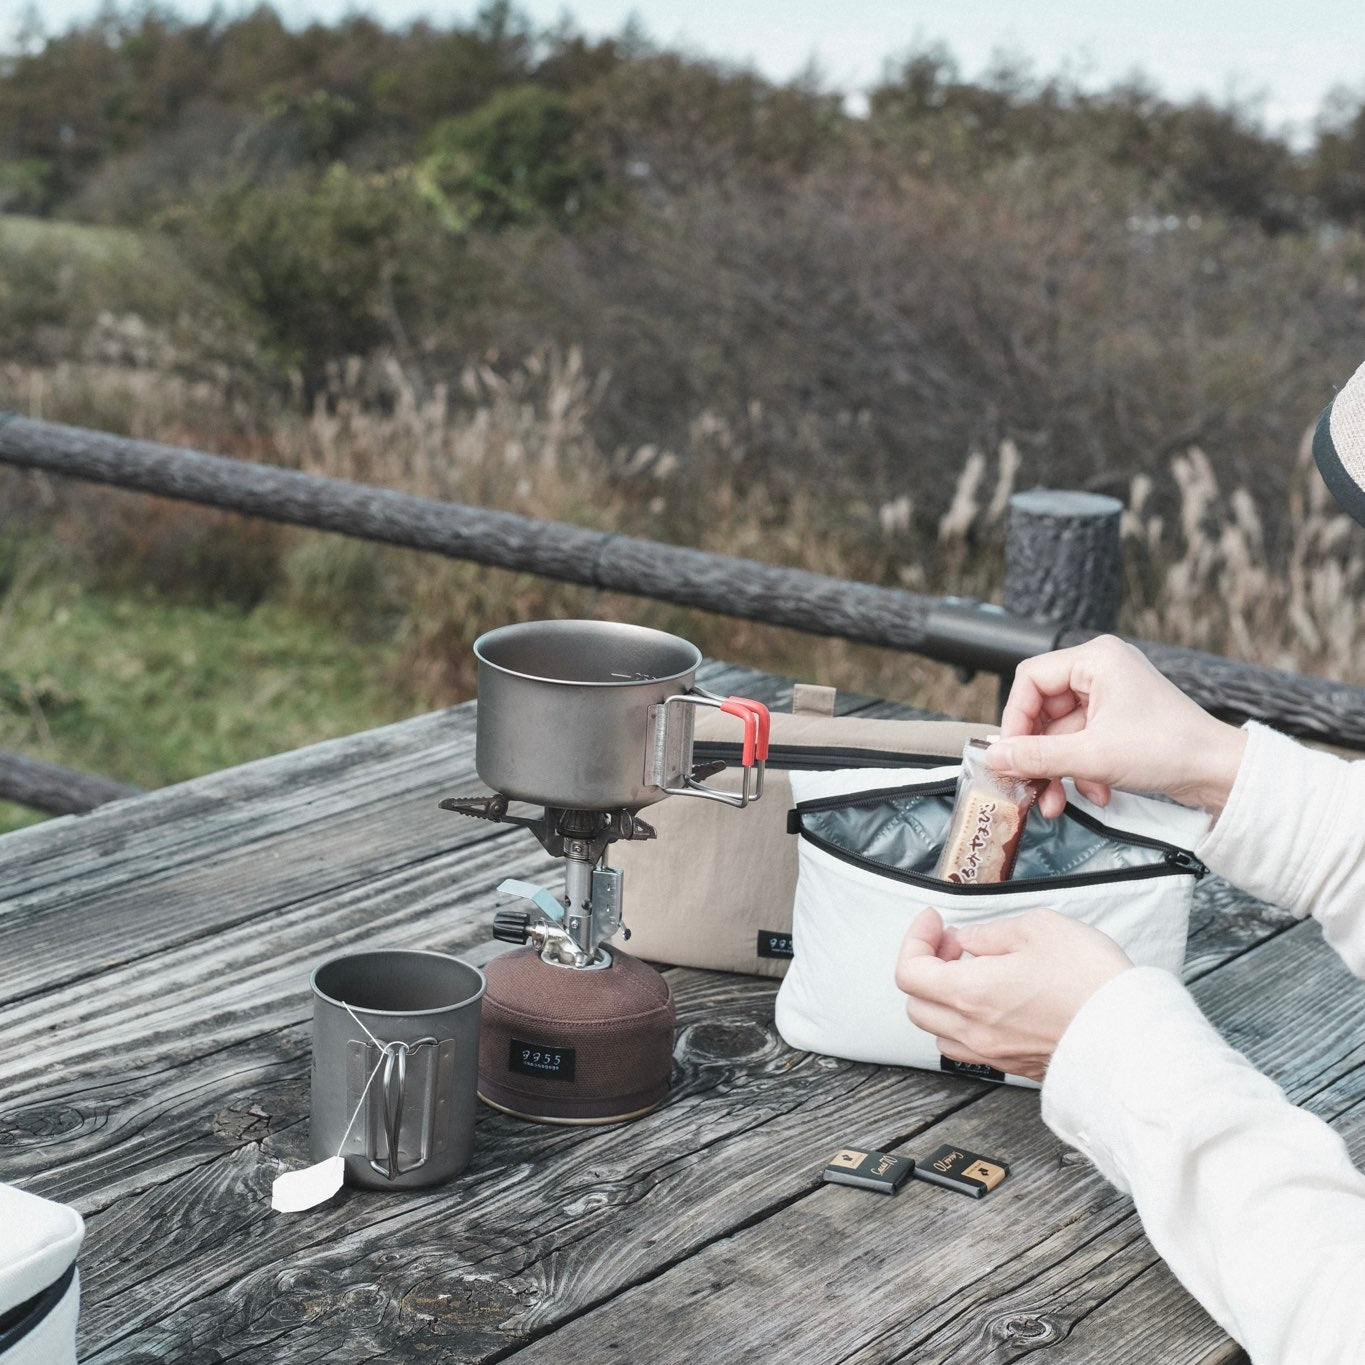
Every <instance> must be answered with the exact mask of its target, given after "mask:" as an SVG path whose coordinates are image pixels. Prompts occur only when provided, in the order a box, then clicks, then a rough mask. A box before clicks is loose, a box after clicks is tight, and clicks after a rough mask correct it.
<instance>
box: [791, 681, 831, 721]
mask: <svg viewBox="0 0 1365 1365" xmlns="http://www.w3.org/2000/svg"><path fill="white" fill-rule="evenodd" d="M838 695H839V694H838V692H837V691H836V690H835V689H834V688H832V687H823V686H821V685H820V684H819V683H797V684H796V686H795V687H793V688H792V715H794V716H832V715H833V714H834V700H835V698H836V697H837V696H838Z"/></svg>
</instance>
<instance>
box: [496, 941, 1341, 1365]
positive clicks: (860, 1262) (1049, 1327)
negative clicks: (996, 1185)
mask: <svg viewBox="0 0 1365 1365" xmlns="http://www.w3.org/2000/svg"><path fill="white" fill-rule="evenodd" d="M1195 991H1196V995H1197V997H1198V998H1199V999H1200V1003H1201V1005H1202V1006H1203V1007H1204V1008H1205V1009H1206V1011H1208V1013H1209V1014H1210V1016H1211V1017H1212V1018H1213V1019H1215V1020H1216V1021H1217V1022H1218V1023H1219V1025H1220V1027H1221V1028H1222V1030H1223V1032H1224V1034H1225V1036H1227V1037H1228V1039H1229V1041H1231V1042H1232V1043H1233V1044H1234V1045H1235V1046H1238V1047H1241V1048H1243V1049H1245V1050H1246V1051H1247V1052H1248V1053H1249V1055H1250V1056H1251V1057H1252V1058H1253V1060H1255V1061H1256V1062H1257V1064H1258V1065H1261V1066H1262V1067H1264V1068H1265V1069H1266V1070H1267V1071H1268V1072H1269V1073H1270V1074H1272V1075H1273V1076H1275V1077H1276V1079H1278V1080H1279V1081H1280V1082H1281V1083H1282V1084H1284V1085H1285V1087H1286V1089H1287V1090H1288V1091H1289V1093H1290V1094H1291V1096H1300V1095H1303V1094H1304V1093H1305V1092H1306V1091H1313V1092H1314V1093H1317V1092H1318V1091H1320V1090H1321V1091H1322V1093H1324V1094H1325V1093H1327V1091H1326V1089H1325V1088H1326V1087H1331V1086H1332V1085H1337V1084H1340V1085H1341V1086H1343V1087H1346V1086H1347V1085H1348V1084H1350V1085H1355V1084H1356V1083H1357V1082H1356V1080H1355V1079H1353V1078H1356V1077H1358V1076H1359V1073H1360V1070H1361V1068H1362V1066H1365V1042H1362V1040H1361V1038H1360V1034H1359V1027H1358V1017H1359V1016H1358V991H1359V983H1358V982H1356V981H1355V980H1354V978H1352V977H1351V976H1350V975H1349V973H1347V972H1346V970H1345V969H1344V967H1342V965H1341V964H1340V962H1339V961H1338V960H1337V959H1336V957H1335V955H1334V954H1332V952H1331V950H1330V949H1328V948H1327V947H1326V945H1325V944H1324V943H1323V942H1322V940H1321V938H1320V936H1319V935H1318V933H1317V929H1316V926H1313V925H1300V926H1297V927H1296V928H1294V929H1291V930H1289V931H1288V932H1286V933H1283V934H1281V935H1279V936H1277V937H1275V938H1274V939H1272V940H1270V941H1268V942H1266V943H1264V944H1263V945H1261V946H1260V947H1258V948H1256V949H1253V950H1252V951H1250V952H1248V953H1246V954H1244V955H1243V956H1241V957H1240V958H1238V959H1237V960H1235V961H1234V962H1232V963H1230V964H1229V965H1228V966H1227V967H1225V968H1224V969H1222V970H1221V971H1218V972H1215V973H1213V974H1211V975H1210V976H1208V977H1206V978H1204V979H1203V980H1202V981H1200V982H1199V983H1198V985H1197V986H1196V988H1195ZM1305 1017H1311V1018H1312V1019H1313V1020H1314V1028H1313V1030H1312V1031H1311V1035H1310V1033H1309V1031H1305V1030H1303V1029H1302V1028H1300V1027H1298V1026H1297V1025H1298V1022H1299V1021H1301V1020H1302V1019H1303V1018H1305ZM1337 1100H1338V1102H1351V1103H1353V1104H1354V1105H1355V1106H1357V1107H1358V1105H1359V1101H1358V1100H1355V1101H1350V1092H1349V1091H1346V1092H1345V1093H1343V1094H1339V1095H1338V1097H1337ZM1029 1102H1033V1103H1035V1104H1036V1100H1033V1097H1032V1096H1026V1095H1020V1094H1019V1093H1018V1092H1003V1091H1002V1092H995V1093H992V1094H990V1095H988V1096H985V1097H984V1098H982V1099H981V1100H980V1101H979V1102H977V1103H975V1104H973V1105H972V1106H971V1107H970V1108H969V1109H966V1110H964V1111H961V1112H960V1113H957V1114H955V1115H953V1116H952V1118H951V1119H950V1120H949V1121H948V1122H946V1123H944V1124H942V1125H940V1126H939V1127H935V1128H931V1129H929V1130H928V1131H926V1132H925V1133H924V1134H922V1135H921V1136H920V1137H919V1138H917V1139H916V1141H915V1142H914V1143H913V1144H911V1145H907V1147H906V1149H905V1150H906V1151H907V1152H909V1154H911V1155H913V1154H914V1152H915V1151H916V1150H920V1151H922V1150H924V1149H925V1148H927V1147H928V1146H930V1145H932V1144H933V1143H934V1142H936V1141H952V1142H958V1143H962V1144H964V1145H966V1146H968V1147H970V1148H973V1149H974V1150H978V1151H982V1152H988V1153H994V1154H997V1155H1000V1156H1003V1157H1005V1158H1006V1159H1007V1160H1009V1161H1010V1162H1011V1163H1012V1165H1013V1168H1014V1170H1013V1174H1012V1176H1011V1179H1010V1180H1009V1181H1008V1182H1007V1183H1006V1184H1005V1185H1004V1186H1002V1187H1001V1188H1000V1190H998V1191H997V1192H996V1193H995V1194H993V1195H992V1196H991V1197H990V1198H989V1199H988V1200H985V1201H983V1202H982V1203H981V1204H980V1205H970V1204H967V1205H966V1207H965V1208H964V1207H963V1205H964V1204H966V1201H961V1200H959V1201H957V1202H956V1203H955V1204H950V1205H947V1206H944V1205H943V1203H942V1199H941V1198H940V1194H941V1192H940V1191H937V1190H930V1191H926V1190H925V1189H923V1188H922V1187H920V1186H917V1185H912V1186H911V1187H910V1189H909V1191H908V1192H907V1193H908V1194H909V1195H910V1196H911V1197H910V1199H909V1200H908V1201H907V1199H906V1197H905V1195H902V1197H901V1199H900V1200H899V1201H895V1202H894V1203H893V1201H890V1200H879V1199H875V1198H871V1199H870V1198H869V1197H868V1196H866V1195H865V1194H863V1193H862V1192H860V1191H850V1190H843V1189H835V1190H828V1191H827V1190H820V1191H816V1192H815V1193H813V1194H811V1195H810V1196H808V1197H807V1198H805V1199H802V1200H800V1201H799V1202H797V1203H795V1204H793V1205H791V1206H790V1207H787V1208H783V1209H781V1210H779V1211H777V1212H775V1213H774V1214H773V1215H772V1216H771V1217H769V1218H767V1219H765V1220H763V1221H761V1222H759V1223H756V1224H754V1225H753V1226H751V1227H748V1228H745V1229H743V1230H741V1231H740V1232H738V1233H737V1234H736V1235H734V1236H733V1237H731V1238H728V1239H726V1240H725V1241H724V1242H719V1243H717V1244H715V1245H713V1246H709V1247H707V1248H706V1249H705V1250H704V1251H703V1252H701V1253H700V1254H698V1255H696V1256H694V1257H691V1258H689V1259H687V1260H686V1261H684V1262H682V1263H681V1264H679V1265H677V1266H675V1267H673V1268H671V1269H670V1270H668V1271H667V1272H666V1273H665V1274H663V1275H661V1276H658V1277H656V1278H654V1279H651V1280H650V1281H648V1282H645V1283H642V1284H641V1285H640V1286H639V1287H638V1288H636V1289H634V1290H631V1291H628V1292H626V1293H624V1294H621V1295H618V1296H616V1297H615V1298H614V1299H612V1300H611V1301H610V1302H609V1303H607V1304H605V1305H603V1306H602V1307H601V1308H599V1309H597V1310H595V1311H592V1312H589V1313H587V1314H584V1315H581V1316H579V1317H578V1318H576V1319H574V1320H573V1321H572V1322H570V1323H568V1324H567V1325H566V1326H564V1327H562V1328H560V1329H558V1330H556V1331H552V1332H550V1333H548V1334H546V1335H545V1336H544V1337H543V1338H542V1339H541V1340H539V1341H538V1342H537V1343H536V1344H535V1345H534V1346H533V1347H530V1348H528V1349H526V1350H524V1351H522V1352H520V1353H519V1354H518V1356H517V1359H518V1360H519V1361H521V1360H524V1361H525V1362H527V1365H535V1363H536V1362H539V1361H546V1362H549V1361H552V1360H567V1359H574V1358H577V1356H576V1353H580V1352H583V1351H585V1350H586V1349H587V1348H588V1344H589V1343H590V1342H595V1343H597V1347H596V1350H597V1358H604V1359H606V1360H612V1359H619V1360H622V1361H624V1360H627V1359H649V1360H651V1361H655V1362H658V1363H659V1365H666V1363H667V1362H671V1361H682V1360H686V1359H696V1358H697V1357H698V1356H705V1355H706V1354H708V1353H710V1354H715V1353H717V1352H720V1351H722V1350H729V1351H731V1352H733V1353H734V1356H733V1358H738V1359H748V1358H754V1359H757V1358H762V1357H763V1356H765V1355H766V1354H768V1353H770V1352H771V1351H772V1350H774V1349H775V1348H776V1347H777V1346H778V1345H779V1343H783V1350H784V1351H785V1356H784V1358H786V1359H791V1360H803V1359H809V1360H812V1361H814V1360H821V1361H843V1360H846V1359H848V1360H855V1359H856V1360H858V1361H860V1362H868V1363H869V1365H870V1362H872V1361H889V1360H900V1359H913V1360H915V1361H916V1362H920V1361H923V1362H925V1365H928V1362H930V1361H941V1362H947V1361H957V1362H973V1363H975V1362H982V1361H995V1360H1011V1359H1015V1358H1017V1357H1018V1356H1019V1355H1022V1354H1024V1353H1026V1352H1030V1351H1034V1350H1038V1349H1041V1348H1042V1347H1044V1346H1046V1347H1047V1348H1048V1349H1050V1350H1053V1351H1054V1353H1055V1354H1056V1357H1057V1358H1058V1359H1061V1360H1075V1361H1080V1360H1094V1359H1097V1358H1104V1359H1106V1360H1108V1359H1129V1360H1133V1361H1137V1360H1139V1359H1145V1360H1151V1359H1160V1360H1162V1361H1163V1362H1165V1361H1171V1362H1182V1361H1189V1362H1195V1361H1204V1360H1207V1359H1220V1358H1226V1359H1229V1360H1231V1359H1235V1358H1236V1353H1235V1351H1234V1350H1232V1349H1231V1348H1230V1347H1228V1346H1227V1345H1226V1344H1225V1339H1224V1337H1223V1334H1222V1333H1221V1331H1219V1329H1218V1328H1217V1327H1216V1325H1215V1324H1213V1323H1211V1322H1209V1321H1208V1320H1207V1319H1206V1318H1203V1317H1202V1315H1201V1314H1200V1312H1199V1310H1198V1309H1197V1307H1196V1306H1194V1305H1192V1304H1191V1302H1190V1301H1189V1299H1188V1296H1186V1295H1185V1294H1184V1292H1183V1290H1180V1289H1179V1288H1178V1286H1176V1285H1175V1283H1174V1281H1172V1280H1169V1278H1163V1277H1160V1276H1158V1277H1152V1276H1148V1275H1147V1274H1146V1271H1147V1269H1148V1268H1149V1267H1151V1266H1152V1265H1155V1264H1156V1256H1155V1253H1154V1252H1152V1251H1151V1249H1150V1247H1149V1246H1147V1244H1146V1243H1145V1242H1144V1241H1141V1239H1140V1236H1139V1230H1138V1227H1137V1220H1136V1216H1135V1215H1132V1214H1131V1213H1129V1214H1127V1215H1126V1217H1125V1221H1126V1222H1128V1223H1129V1224H1130V1225H1131V1226H1130V1227H1129V1229H1128V1230H1127V1232H1126V1233H1123V1234H1117V1233H1116V1234H1114V1235H1116V1236H1120V1237H1123V1236H1131V1246H1132V1247H1133V1248H1134V1250H1133V1251H1132V1252H1130V1253H1129V1254H1127V1255H1126V1256H1123V1257H1122V1259H1117V1260H1116V1261H1115V1263H1114V1265H1113V1266H1112V1267H1110V1269H1109V1270H1107V1271H1105V1274H1106V1275H1109V1274H1113V1275H1116V1276H1117V1280H1116V1283H1115V1285H1114V1286H1113V1290H1112V1292H1111V1293H1109V1294H1108V1295H1106V1296H1104V1302H1105V1303H1108V1304H1109V1305H1111V1307H1110V1309H1109V1310H1108V1311H1106V1312H1105V1315H1104V1316H1103V1317H1101V1316H1099V1314H1100V1307H1099V1306H1097V1304H1096V1302H1095V1299H1094V1294H1095V1284H1096V1282H1095V1281H1094V1279H1093V1276H1092V1274H1091V1267H1092V1264H1093V1255H1094V1252H1093V1249H1092V1246H1091V1244H1092V1241H1093V1238H1094V1236H1095V1234H1096V1232H1097V1231H1099V1230H1101V1229H1102V1228H1104V1227H1106V1226H1107V1225H1108V1226H1117V1225H1116V1224H1115V1222H1114V1213H1115V1211H1116V1210H1121V1209H1124V1208H1127V1207H1130V1206H1128V1205H1127V1201H1126V1200H1124V1199H1122V1198H1121V1197H1120V1196H1118V1195H1117V1194H1116V1193H1115V1192H1114V1191H1112V1190H1111V1189H1110V1188H1109V1187H1108V1186H1107V1185H1106V1184H1105V1183H1104V1182H1103V1181H1101V1180H1100V1179H1099V1177H1098V1175H1097V1174H1096V1173H1094V1172H1093V1171H1091V1170H1090V1168H1089V1167H1088V1166H1087V1165H1085V1163H1078V1162H1076V1161H1075V1160H1074V1159H1063V1158H1062V1154H1061V1150H1060V1144H1057V1143H1056V1141H1055V1139H1051V1138H1050V1135H1048V1134H1047V1133H1046V1130H1044V1129H1043V1128H1042V1126H1041V1123H1040V1122H1038V1120H1037V1119H1036V1117H1032V1116H1030V1115H1029V1114H1026V1113H1024V1112H1023V1110H1022V1108H1021V1106H1023V1105H1025V1104H1027V1103H1029ZM1349 1112H1352V1113H1354V1112H1356V1108H1352V1109H1351V1110H1350V1111H1349ZM1006 1142H1007V1143H1009V1144H1010V1146H1009V1147H1008V1149H1005V1150H1002V1144H1003V1143H1006ZM1078 1192H1084V1193H1085V1194H1086V1195H1087V1196H1088V1198H1089V1200H1090V1203H1089V1204H1088V1205H1086V1206H1084V1207H1079V1208H1077V1209H1075V1210H1072V1209H1071V1208H1070V1206H1068V1205H1067V1204H1066V1202H1065V1201H1066V1200H1067V1199H1068V1198H1069V1197H1070V1198H1076V1197H1077V1196H1078ZM1106 1192H1107V1193H1106ZM943 1197H944V1198H948V1199H951V1198H952V1196H950V1195H945V1196H943ZM888 1205H891V1206H892V1207H891V1208H888V1207H887V1206H888ZM945 1217H951V1218H952V1219H953V1221H954V1224H955V1226H956V1227H957V1228H959V1229H961V1232H960V1236H959V1238H958V1239H955V1240H950V1241H949V1243H948V1245H946V1246H945V1244H944V1238H943V1237H942V1235H941V1233H939V1234H938V1235H935V1219H942V1218H945ZM1043 1242H1046V1243H1047V1245H1046V1247H1045V1255H1044V1256H1043V1257H1042V1262H1043V1264H1046V1265H1050V1266H1054V1267H1057V1266H1065V1265H1066V1263H1067V1262H1068V1261H1070V1260H1071V1258H1072V1257H1076V1258H1078V1259H1077V1261H1076V1263H1075V1266H1074V1268H1073V1269H1071V1270H1067V1271H1066V1272H1065V1273H1064V1274H1063V1275H1061V1277H1060V1281H1059V1278H1058V1276H1056V1275H1052V1276H1050V1277H1049V1278H1048V1279H1045V1280H1044V1281H1040V1282H1035V1281H1034V1276H1035V1275H1036V1273H1037V1269H1038V1262H1039V1255H1038V1247H1039V1245H1040V1244H1041V1243H1043ZM921 1244H923V1245H927V1246H932V1247H933V1249H934V1254H933V1256H932V1257H927V1258H926V1257H918V1256H916V1254H915V1250H914V1249H915V1248H916V1246H917V1245H921ZM830 1248H839V1249H840V1253H836V1256H831V1254H830V1251H829V1249H830ZM926 1262H927V1263H926ZM836 1275H837V1276H838V1277H839V1286H838V1287H836V1288H835V1290H834V1291H833V1292H832V1293H831V1291H830V1289H829V1288H828V1287H827V1286H828V1282H829V1281H830V1279H831V1277H833V1276H836ZM1058 1283H1060V1286H1061V1288H1062V1289H1063V1290H1064V1289H1065V1285H1066V1284H1068V1283H1070V1284H1074V1285H1076V1286H1078V1287H1079V1293H1078V1294H1074V1293H1073V1294H1070V1295H1067V1294H1066V1293H1061V1294H1059V1293H1058ZM1027 1284H1033V1285H1034V1288H1035V1290H1038V1289H1039V1288H1040V1287H1041V1288H1042V1289H1044V1290H1046V1291H1047V1292H1044V1293H1041V1294H1037V1293H1033V1294H1023V1295H1021V1294H1020V1293H1019V1292H1018V1291H1019V1290H1020V1288H1021V1287H1022V1286H1024V1285H1027ZM1129 1285H1132V1286H1134V1288H1133V1290H1132V1293H1133V1298H1132V1299H1131V1301H1130V1300H1129V1299H1127V1298H1124V1297H1123V1296H1124V1295H1125V1293H1126V1292H1127V1286H1129ZM778 1286H781V1296H782V1303H783V1309H782V1312H781V1313H780V1314H777V1313H774V1314H771V1315H765V1314H762V1313H755V1312H754V1311H753V1305H754V1304H755V1303H760V1304H761V1303H765V1302H768V1301H769V1299H768V1297H767V1295H768V1294H770V1293H772V1294H775V1293H777V1292H778V1289H777V1287H778ZM907 1286H913V1295H914V1296H913V1299H911V1300H908V1299H907ZM1158 1291H1159V1292H1158ZM1154 1295H1155V1298H1154V1297H1153V1296H1154ZM1130 1302H1131V1305H1132V1306H1131V1307H1130V1306H1129V1305H1130ZM1191 1315H1193V1316H1191ZM1092 1318H1093V1319H1094V1320H1093V1321H1091V1319H1092ZM1154 1320H1158V1321H1160V1322H1162V1323H1164V1325H1163V1326H1161V1327H1160V1329H1159V1331H1158V1336H1159V1337H1160V1336H1161V1335H1163V1334H1166V1332H1167V1329H1168V1328H1169V1329H1170V1330H1169V1336H1170V1338H1171V1339H1170V1341H1168V1342H1166V1343H1165V1344H1164V1345H1163V1346H1162V1347H1161V1349H1159V1350H1155V1351H1154V1347H1153V1338H1152V1336H1151V1335H1150V1334H1151V1331H1152V1326H1151V1324H1152V1322H1153V1321H1154ZM1087 1322H1090V1327H1089V1329H1088V1330H1087V1329H1086V1328H1085V1324H1086V1323H1087ZM964 1324H966V1325H964ZM1125 1340H1129V1341H1132V1342H1135V1343H1137V1345H1135V1346H1132V1347H1129V1348H1127V1349H1126V1354H1119V1353H1118V1352H1117V1350H1116V1347H1118V1346H1119V1345H1120V1344H1121V1343H1122V1342H1123V1341H1125ZM612 1342H619V1343H621V1346H620V1348H619V1349H616V1350H613V1349H612V1347H611V1346H610V1344H609V1343H612ZM1053 1343H1057V1344H1056V1345H1055V1346H1054V1344H1053ZM1063 1343H1065V1344H1063ZM1101 1343H1102V1344H1101ZM817 1344H818V1349H817ZM1220 1353H1221V1355H1220Z"/></svg>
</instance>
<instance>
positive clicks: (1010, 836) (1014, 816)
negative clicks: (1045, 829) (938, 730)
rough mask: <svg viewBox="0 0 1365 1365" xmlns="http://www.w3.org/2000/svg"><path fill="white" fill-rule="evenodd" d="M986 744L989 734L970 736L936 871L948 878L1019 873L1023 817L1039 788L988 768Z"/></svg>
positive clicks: (1001, 877) (977, 879)
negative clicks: (1017, 863)
mask: <svg viewBox="0 0 1365 1365" xmlns="http://www.w3.org/2000/svg"><path fill="white" fill-rule="evenodd" d="M986 748H987V744H986V741H985V740H984V739H969V740H968V741H967V744H966V747H965V748H964V749H963V750H962V775H961V776H960V777H959V778H958V780H957V800H956V802H955V803H954V805H953V820H952V824H951V825H950V826H949V828H948V838H947V840H946V842H945V843H944V845H943V852H942V853H941V854H940V855H939V860H938V867H937V868H936V869H935V871H934V875H935V876H937V877H942V878H943V880H944V881H949V882H962V883H966V884H969V885H977V884H980V883H983V882H1007V881H1009V879H1010V877H1011V876H1012V875H1013V873H1014V859H1015V856H1016V855H1017V854H1018V852H1019V840H1020V838H1021V837H1022V836H1023V833H1024V821H1025V820H1026V819H1027V818H1028V813H1029V807H1030V806H1032V805H1033V802H1034V800H1035V798H1036V797H1037V794H1038V792H1037V788H1036V786H1035V785H1034V784H1033V783H1032V782H1024V781H1021V780H1020V779H1018V778H1014V777H1005V776H1003V775H1002V774H1000V773H997V772H994V771H992V770H991V769H990V768H988V767H987V766H986Z"/></svg>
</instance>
